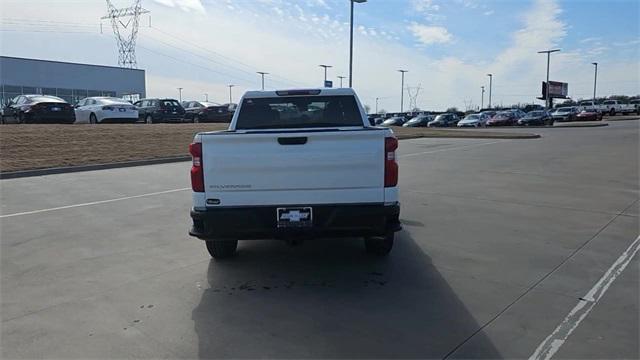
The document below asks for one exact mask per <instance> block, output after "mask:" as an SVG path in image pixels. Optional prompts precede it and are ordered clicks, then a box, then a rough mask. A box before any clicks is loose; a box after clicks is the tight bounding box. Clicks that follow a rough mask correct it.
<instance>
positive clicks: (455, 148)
mask: <svg viewBox="0 0 640 360" xmlns="http://www.w3.org/2000/svg"><path fill="white" fill-rule="evenodd" d="M507 141H511V140H498V141H491V142H486V143H481V144H471V145H464V146H457V147H452V148H446V149H438V150H430V151H421V152H417V153H411V154H404V155H398V157H399V158H403V157H409V156H416V155H425V154H433V153H438V152H444V151H450V150H461V149H466V148H471V147H477V146H483V145H491V144H498V143H503V142H507Z"/></svg>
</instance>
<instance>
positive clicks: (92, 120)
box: [89, 113, 98, 124]
mask: <svg viewBox="0 0 640 360" xmlns="http://www.w3.org/2000/svg"><path fill="white" fill-rule="evenodd" d="M97 123H98V118H97V117H96V114H94V113H91V115H89V124H97Z"/></svg>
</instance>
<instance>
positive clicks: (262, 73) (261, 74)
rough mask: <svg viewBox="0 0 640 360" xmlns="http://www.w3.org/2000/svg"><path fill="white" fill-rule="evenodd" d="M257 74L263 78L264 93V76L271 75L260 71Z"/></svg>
mask: <svg viewBox="0 0 640 360" xmlns="http://www.w3.org/2000/svg"><path fill="white" fill-rule="evenodd" d="M257 73H258V74H260V76H262V91H264V76H265V75H269V73H268V72H264V71H258V72H257Z"/></svg>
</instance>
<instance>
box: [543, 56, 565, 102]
mask: <svg viewBox="0 0 640 360" xmlns="http://www.w3.org/2000/svg"><path fill="white" fill-rule="evenodd" d="M556 51H560V49H553V50H543V51H538V54H547V93H546V94H544V100H545V104H546V108H547V109H549V107H550V106H549V100H550V99H551V97H550V96H549V62H550V61H551V53H554V52H556Z"/></svg>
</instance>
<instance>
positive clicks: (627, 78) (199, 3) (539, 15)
mask: <svg viewBox="0 0 640 360" xmlns="http://www.w3.org/2000/svg"><path fill="white" fill-rule="evenodd" d="M112 3H113V4H114V5H115V6H117V7H127V6H130V5H131V3H132V0H112ZM142 6H143V7H144V8H145V9H147V10H149V11H150V13H149V14H145V15H142V16H141V18H140V26H139V32H138V40H137V50H136V53H137V62H138V68H141V69H144V70H145V71H146V77H147V80H146V81H147V95H148V96H152V97H160V96H161V97H174V98H178V90H177V88H178V87H181V88H183V90H182V99H183V100H191V99H193V100H204V98H205V94H207V96H208V98H209V100H211V101H215V102H219V103H225V102H228V101H229V88H228V87H227V85H229V84H232V85H236V86H235V87H233V88H232V92H233V93H232V96H233V101H234V102H236V101H237V100H238V98H239V96H240V95H241V94H242V93H243V92H244V91H246V90H255V89H259V88H260V76H259V75H258V74H256V72H257V71H265V72H268V73H269V74H268V75H266V78H265V87H266V88H267V89H283V88H301V87H302V88H311V87H320V86H322V84H323V80H324V73H323V69H322V68H320V67H319V66H318V65H319V64H328V65H332V66H333V67H332V68H330V69H329V70H328V78H329V79H330V80H333V81H334V86H339V85H340V80H339V79H338V78H337V76H348V66H349V1H348V0H142ZM106 12H107V6H106V1H105V0H0V14H1V15H0V50H1V51H0V53H1V54H2V55H5V56H17V57H28V58H38V59H48V60H58V61H69V62H81V63H90V64H100V65H114V66H115V65H117V61H118V56H117V55H118V52H117V44H116V40H115V37H114V34H113V31H112V28H111V23H110V22H109V21H108V20H101V19H100V18H101V17H102V16H103V15H105V14H106ZM354 26H355V31H354V62H353V69H354V70H353V87H354V89H355V90H356V92H357V93H358V95H359V96H360V98H361V100H362V101H363V103H365V104H367V105H369V106H370V107H371V110H375V107H376V98H377V103H378V110H381V109H385V110H387V111H399V108H400V100H401V92H402V93H403V94H404V108H405V109H407V108H409V106H410V105H412V104H411V103H410V100H411V98H412V97H413V98H415V105H416V106H417V107H419V108H421V109H423V110H435V111H437V110H444V109H446V108H448V107H452V106H455V107H458V108H459V109H467V108H476V107H479V106H480V105H481V103H484V105H485V106H486V105H487V103H488V98H489V78H488V76H487V74H488V73H492V74H493V86H492V103H493V105H501V104H502V105H504V106H507V105H511V104H516V103H541V102H540V101H539V100H537V99H536V97H538V96H540V91H541V82H542V81H543V80H544V79H545V77H546V65H547V63H546V60H547V58H546V55H543V54H538V53H537V52H538V51H540V50H546V49H552V48H560V49H561V51H560V52H558V53H554V54H552V56H551V65H550V79H551V80H555V81H563V82H568V83H569V96H570V97H571V98H573V99H580V98H591V97H592V95H593V80H594V66H593V65H592V62H598V63H599V65H598V86H597V95H598V96H607V95H638V94H640V2H638V1H637V0H612V1H604V0H566V1H560V0H530V1H525V0H521V1H520V0H518V1H516V0H510V1H479V0H446V1H445V0H368V2H366V3H363V4H355V20H354ZM399 69H404V70H408V72H407V73H406V75H405V87H404V89H403V88H402V87H401V75H400V73H399V72H398V71H397V70H399ZM347 82H348V78H347V79H344V85H345V86H346V85H347ZM482 86H484V87H485V94H484V101H483V100H482V90H481V87H482ZM418 88H419V89H420V90H419V91H418V90H417V89H418Z"/></svg>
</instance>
